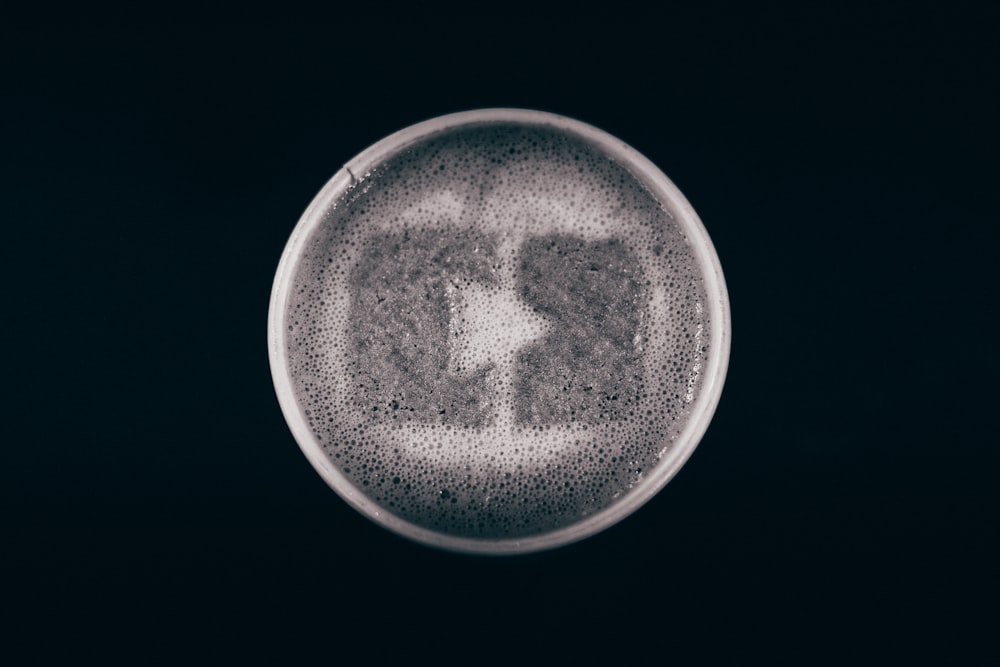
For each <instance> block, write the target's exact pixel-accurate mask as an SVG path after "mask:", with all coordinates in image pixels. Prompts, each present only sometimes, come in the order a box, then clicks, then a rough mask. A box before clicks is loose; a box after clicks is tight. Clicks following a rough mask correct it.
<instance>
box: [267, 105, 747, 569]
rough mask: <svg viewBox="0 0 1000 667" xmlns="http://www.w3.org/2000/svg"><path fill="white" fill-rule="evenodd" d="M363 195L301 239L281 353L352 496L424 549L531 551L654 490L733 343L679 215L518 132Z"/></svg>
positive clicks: (324, 460)
mask: <svg viewBox="0 0 1000 667" xmlns="http://www.w3.org/2000/svg"><path fill="white" fill-rule="evenodd" d="M351 177H352V182H351V183H350V185H348V186H347V187H345V188H344V189H343V192H342V193H340V194H339V196H337V197H335V198H333V199H332V200H330V201H329V204H328V205H326V206H325V207H324V208H323V209H322V210H321V211H319V212H314V216H313V217H314V224H312V225H311V226H310V229H308V230H307V233H306V234H304V235H303V238H302V239H301V241H300V243H299V246H300V250H299V252H298V253H297V256H296V258H295V265H294V266H293V267H291V268H290V269H289V270H288V276H289V278H288V284H287V286H286V287H285V294H286V297H285V299H284V302H283V306H284V308H283V312H282V313H281V323H282V327H283V330H282V334H283V335H282V344H283V345H282V346H283V349H282V350H279V351H278V353H279V354H281V355H283V357H282V361H283V363H284V368H285V369H287V375H288V378H289V384H290V387H291V394H292V396H293V398H294V404H295V407H296V408H297V409H298V412H299V415H300V416H301V419H302V421H303V426H304V428H303V436H300V437H299V440H300V444H302V439H303V437H305V438H307V439H308V440H309V441H310V442H309V443H308V444H309V447H310V450H311V454H312V455H311V458H312V460H313V463H314V465H317V467H318V468H319V469H320V471H321V473H324V476H326V477H327V478H328V481H330V483H331V484H332V485H333V486H334V488H335V489H337V490H338V492H340V493H341V495H344V496H345V497H346V498H347V499H348V500H350V501H352V502H354V503H355V504H356V505H357V506H359V508H360V509H363V511H366V512H367V513H368V514H369V515H370V516H372V518H375V519H376V520H379V521H382V522H383V523H385V524H386V525H388V526H389V527H392V528H394V529H396V530H399V532H402V533H403V534H404V535H408V536H410V537H415V538H416V539H420V540H422V541H428V542H432V543H435V544H438V545H439V546H446V547H451V548H459V549H464V550H483V551H490V550H492V549H493V548H494V547H496V550H498V551H516V550H519V549H520V548H521V545H522V544H528V545H531V544H535V545H536V546H537V547H539V548H544V546H547V544H546V539H547V538H546V537H545V536H547V535H553V534H566V533H567V531H570V532H572V531H573V527H574V526H579V525H581V523H586V522H588V521H590V523H592V524H593V522H594V521H593V520H594V519H595V518H596V517H600V516H601V515H602V514H607V513H608V511H609V510H611V509H612V508H613V507H614V506H616V505H617V504H619V503H622V502H624V501H625V500H626V499H627V498H628V497H629V496H630V495H632V494H633V491H634V490H636V489H640V488H643V487H644V486H646V484H644V482H646V481H648V480H647V478H648V477H650V476H651V475H652V476H654V477H656V476H657V472H656V471H657V470H658V468H661V467H663V466H661V462H662V461H663V460H665V459H671V458H672V457H671V454H672V449H673V448H674V445H675V443H676V442H677V441H678V439H679V438H681V439H682V440H683V439H684V438H682V434H683V433H684V432H685V429H686V428H687V427H688V422H689V420H690V416H691V414H692V409H693V406H695V405H697V404H698V403H699V399H700V394H701V393H702V384H703V375H704V369H705V366H706V361H707V359H708V358H709V357H710V356H711V355H712V354H713V353H714V347H713V346H716V345H717V344H718V341H714V340H711V335H710V331H711V330H712V324H713V323H712V321H711V320H710V314H711V310H712V309H711V308H708V307H707V303H708V300H709V299H708V294H707V292H706V283H705V279H704V276H703V273H702V270H701V269H700V268H699V267H700V266H701V264H700V263H699V259H698V257H697V253H696V252H695V251H694V249H693V247H692V245H691V244H690V243H689V240H688V234H687V233H686V232H688V231H689V230H686V229H685V228H684V226H683V225H681V224H679V223H678V216H679V214H680V215H683V214H684V212H683V211H681V212H678V211H675V210H672V206H676V203H674V202H669V201H662V199H661V198H657V196H655V195H654V193H653V192H652V191H651V190H650V189H649V188H648V187H647V186H646V185H645V184H644V182H643V181H642V180H640V179H639V178H638V177H637V176H636V175H634V174H633V173H632V172H630V171H629V169H628V168H627V167H626V166H624V165H623V164H621V163H620V162H619V161H617V160H615V159H613V158H612V157H611V156H609V154H608V153H607V152H605V150H603V149H602V148H601V146H599V145H597V144H595V143H594V142H593V141H591V140H589V139H588V138H586V137H583V136H580V135H578V134H575V133H573V132H569V131H566V130H565V129H563V128H558V127H554V126H551V125H541V124H533V123H521V122H517V121H513V120H507V121H490V122H478V123H469V124H465V125H461V126H457V127H452V128H449V129H447V130H446V131H441V132H436V133H430V134H428V135H427V136H423V137H420V138H419V139H417V140H416V141H413V142H410V143H409V144H408V145H406V146H405V147H404V148H403V149H402V150H399V151H396V152H394V153H392V154H390V155H388V157H386V158H385V159H383V160H381V161H380V162H379V163H378V164H375V165H374V166H373V168H372V169H371V170H370V172H369V173H366V174H351ZM685 203H686V202H685ZM307 215H308V214H307ZM689 215H693V213H690V214H689ZM286 252H287V251H286ZM273 317H274V313H272V318H273ZM716 328H717V329H718V327H716ZM727 344H728V341H727ZM727 351H728V348H727ZM272 352H273V351H272ZM723 372H724V366H723ZM715 394H716V397H717V392H715ZM285 407H286V413H287V412H288V406H285ZM712 408H714V399H713V405H712V406H711V408H710V409H709V413H708V414H709V415H710V414H711V409H712ZM701 430H702V431H703V430H704V428H703V427H702V429H701ZM697 436H700V432H699V433H697ZM685 446H686V447H687V448H692V447H693V446H694V445H693V444H691V443H688V444H686V445H685ZM304 448H305V445H304ZM307 453H310V452H307ZM686 456H687V453H684V454H683V455H682V456H681V460H680V461H679V462H676V464H675V466H674V469H676V467H679V465H680V463H682V462H683V459H684V458H686ZM673 458H676V457H673ZM671 474H672V471H671ZM659 477H663V475H662V474H660V475H659ZM665 481H666V478H663V479H662V480H658V481H657V485H658V486H662V484H663V483H665ZM653 492H655V489H654V490H653ZM647 495H651V493H649V494H647ZM633 509H634V507H633ZM629 511H631V510H629ZM619 518H620V517H619ZM613 520H617V519H613ZM613 520H612V522H613ZM598 522H599V520H598ZM595 529H596V528H595ZM589 532H593V529H591V530H590V531H589ZM582 536H583V534H581V535H580V537H582ZM570 539H575V538H574V537H571V538H570ZM525 541H527V542H525ZM563 541H568V540H563ZM476 545H481V547H480V546H476ZM531 548H535V547H531Z"/></svg>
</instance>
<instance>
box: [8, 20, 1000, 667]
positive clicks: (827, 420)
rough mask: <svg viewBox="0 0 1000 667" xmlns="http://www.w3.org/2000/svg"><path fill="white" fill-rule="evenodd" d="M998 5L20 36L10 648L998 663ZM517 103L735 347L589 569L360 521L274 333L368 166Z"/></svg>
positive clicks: (172, 26)
mask: <svg viewBox="0 0 1000 667" xmlns="http://www.w3.org/2000/svg"><path fill="white" fill-rule="evenodd" d="M810 7H811V6H810ZM975 7H976V6H975V5H972V4H969V5H962V4H961V3H958V4H956V3H939V4H928V3H906V4H903V3H899V4H892V3H881V4H876V5H871V4H868V5H866V6H865V7H863V8H858V9H855V10H846V9H838V10H834V9H830V8H827V9H815V8H808V9H807V8H804V7H798V6H797V5H792V6H780V5H774V4H769V5H765V6H755V7H749V6H748V7H744V8H739V9H738V8H734V7H729V6H719V5H711V4H703V5H699V9H696V10H695V9H669V10H667V9H663V10H657V11H655V12H654V11H645V12H638V13H636V12H627V13H626V12H622V13H619V12H618V10H620V9H622V8H621V7H605V9H604V10H602V12H601V13H600V14H582V13H579V12H577V13H573V14H546V15H539V13H538V12H539V10H538V8H531V7H526V8H522V7H517V8H515V7H513V6H504V7H494V8H491V9H490V10H488V11H487V10H479V11H480V14H478V15H466V14H456V13H449V14H434V13H428V14H420V13H419V12H418V11H417V10H416V9H411V10H410V11H409V12H407V13H405V14H399V13H397V12H395V11H391V10H390V9H389V8H388V7H386V8H380V7H374V8H373V9H372V10H371V11H370V12H367V13H357V12H352V13H341V11H342V10H341V9H339V8H337V9H330V10H328V12H327V14H326V15H323V16H319V15H309V18H308V20H301V21H292V22H286V21H281V20H277V19H275V18H274V17H273V16H265V17H261V16H245V15H238V16H232V15H231V16H226V17H222V18H215V19H210V18H202V19H201V20H200V21H198V22H188V23H180V22H176V21H173V22H164V19H162V18H161V17H158V16H152V15H150V16H134V17H131V18H127V19H122V18H117V19H111V18H106V19H96V18H91V19H89V20H78V19H70V18H67V17H65V16H62V15H60V14H59V13H58V12H55V11H53V14H52V16H50V17H48V18H50V19H51V20H50V21H43V20H39V19H38V18H37V17H36V18H34V19H32V20H16V21H11V22H7V23H5V24H4V26H3V28H0V36H2V42H0V57H2V61H0V62H2V65H0V68H2V69H0V72H2V74H3V77H2V89H0V104H2V109H0V119H2V121H3V124H2V128H3V137H4V139H3V144H4V145H3V148H2V149H0V150H2V158H0V164H2V169H3V171H2V174H0V175H2V184H0V191H2V193H3V209H2V210H3V217H4V221H5V223H6V224H5V225H4V230H5V234H6V239H7V241H6V243H5V244H4V247H5V252H4V258H5V259H4V262H3V264H4V269H5V273H7V279H6V283H7V284H6V290H5V297H6V298H5V302H6V303H5V311H6V313H5V316H4V329H5V338H7V341H8V342H7V344H6V345H5V348H6V353H7V360H6V367H7V373H6V377H7V387H8V392H7V396H8V397H7V399H5V401H4V403H5V413H6V416H5V418H4V430H5V433H6V435H5V436H4V438H3V446H2V447H0V499H2V504H0V510H2V511H3V514H2V517H3V525H4V528H3V532H4V537H3V539H4V546H3V549H2V555H0V565H2V567H3V578H2V580H0V583H2V585H3V595H2V598H0V608H2V609H3V610H4V611H5V615H6V616H7V620H8V622H7V623H5V624H4V626H3V633H4V634H5V635H6V639H5V641H4V645H5V646H6V648H5V649H3V651H4V652H5V653H7V654H10V655H13V656H14V657H15V660H14V662H15V664H31V663H44V662H47V661H49V660H50V659H55V657H56V656H57V655H61V656H63V657H64V658H65V657H72V656H75V657H78V658H81V659H84V660H87V661H111V662H119V661H120V662H128V663H133V662H135V663H142V662H150V661H153V662H156V661H160V660H162V661H174V660H177V659H184V660H186V661H193V662H209V661H215V660H217V659H218V660H224V661H226V662H229V661H235V660H237V659H240V660H249V662H251V663H258V662H259V663H274V664H288V663H296V662H298V661H299V660H300V659H302V658H305V657H320V658H322V659H324V660H326V661H335V660H340V661H343V660H347V661H349V662H353V661H355V660H358V659H360V658H361V657H363V658H364V659H365V660H373V661H383V660H386V659H388V658H391V657H399V658H404V659H410V660H414V661H416V660H420V661H423V660H424V659H425V658H426V659H428V660H432V661H434V662H435V663H442V662H445V661H449V662H454V661H458V662H461V663H465V662H478V661H482V660H485V661H486V662H499V661H504V662H508V661H523V660H530V659H531V657H532V656H535V657H537V656H539V655H547V656H557V657H563V658H569V657H585V658H596V657H598V656H600V657H604V658H608V659H612V660H614V661H615V662H624V661H633V660H636V659H640V658H645V657H649V656H659V657H658V658H657V661H658V662H663V663H667V662H670V663H678V664H689V663H692V662H693V663H716V662H739V663H760V664H770V663H773V662H793V663H800V662H804V663H807V664H811V663H816V662H826V661H840V660H843V659H849V660H851V661H852V662H865V663H885V662H900V661H905V662H907V663H913V662H923V661H925V660H926V661H927V662H934V661H937V660H941V659H953V660H955V659H957V660H959V662H966V663H968V662H972V663H977V662H987V661H988V659H989V656H990V655H991V652H988V651H987V649H988V647H989V643H988V642H987V637H988V636H987V634H986V633H987V630H989V629H990V628H992V626H993V623H992V621H995V620H996V617H995V614H996V601H995V600H996V598H995V597H994V596H995V593H996V586H995V584H996V575H995V569H994V567H993V566H992V564H991V559H990V556H991V555H992V554H991V553H990V551H989V549H988V547H989V546H990V542H991V540H992V539H994V538H995V536H996V517H995V508H994V505H995V503H996V495H997V494H996V491H995V479H996V454H995V447H994V445H991V444H990V443H991V442H994V443H995V436H994V435H993V433H992V431H991V430H989V429H988V428H987V426H986V420H987V419H988V418H989V417H991V416H992V413H993V411H994V409H995V408H994V405H993V395H992V390H991V384H990V382H991V381H992V379H993V378H994V377H995V376H996V374H997V370H998V364H997V355H996V353H995V351H994V338H995V334H994V331H995V330H994V329H993V326H992V319H993V318H992V311H993V310H994V301H995V297H994V296H993V294H992V292H991V290H989V289H987V288H991V287H992V285H993V276H994V270H993V266H994V249H995V241H996V238H997V223H998V220H997V195H996V176H997V169H996V156H997V142H996V141H995V139H996V132H995V129H994V125H995V123H996V111H997V107H996V105H995V101H996V100H995V97H996V93H997V76H996V63H997V59H996V58H995V57H994V56H995V55H996V50H995V49H993V48H992V47H991V40H993V39H995V28H996V26H997V25H998V22H997V19H998V16H997V12H995V11H993V12H987V11H981V10H977V9H976V8H975ZM485 106H522V107H528V108H538V109H543V110H546V111H552V112H556V113H561V114H564V115H568V116H571V117H574V118H578V119H580V120H583V121H585V122H589V123H591V124H593V125H596V126H597V127H600V128H602V129H604V130H606V131H608V132H610V133H612V134H614V135H616V136H618V137H620V138H621V139H623V140H624V141H626V142H628V143H629V144H631V145H632V146H634V147H635V148H637V149H638V150H639V151H640V152H642V153H644V154H645V155H646V156H647V157H649V158H650V159H651V160H652V161H653V162H654V163H656V164H657V165H659V166H660V167H661V168H662V169H663V170H664V171H665V172H666V173H667V174H668V175H669V176H670V177H671V178H672V179H673V180H674V182H675V183H676V184H677V185H678V186H679V187H680V188H681V190H682V191H683V192H684V193H685V195H686V196H687V197H688V199H689V200H690V201H691V202H692V204H693V205H694V207H695V209H696V210H697V211H698V212H699V214H700V216H701V218H702V220H703V221H704V223H705V226H706V228H707V229H708V231H709V234H710V235H711V237H712V239H713V242H714V243H715V246H716V249H717V251H718V254H719V257H720V259H721V262H722V266H723V269H724V271H725V274H726V279H727V282H728V287H729V293H730V298H731V302H732V315H733V347H732V360H731V364H730V369H729V377H728V381H727V384H726V388H725V391H724V393H723V396H722V400H721V403H720V405H719V408H718V411H717V413H716V417H715V419H714V421H713V422H712V425H711V427H710V428H709V430H708V433H707V434H706V436H705V438H704V439H703V441H702V443H701V445H700V446H699V448H698V450H697V451H696V452H695V454H694V456H693V457H692V459H691V460H690V461H689V462H688V464H687V465H686V466H685V468H684V469H683V470H682V471H681V473H680V474H679V475H678V476H677V477H676V478H675V479H674V480H673V481H672V482H671V483H670V484H669V485H668V486H667V487H666V488H665V489H664V490H663V491H662V492H661V493H660V494H659V495H657V497H656V498H654V499H653V500H652V501H651V502H650V503H649V504H648V505H646V506H645V507H643V508H642V509H641V510H640V511H638V512H637V513H636V514H634V515H632V516H631V517H629V518H628V519H626V520H625V521H623V522H621V523H620V524H618V525H617V526H615V527H613V528H611V529H608V530H607V531H605V532H603V533H601V534H599V535H597V536H595V537H593V538H590V539H588V540H585V541H583V542H581V543H578V544H575V545H572V546H569V547H565V548H562V549H559V550H556V551H552V552H547V553H542V554H536V555H531V556H526V557H515V558H499V559H497V558H481V557H469V556H460V555H454V554H448V553H444V552H439V551H435V550H432V549H428V548H426V547H422V546H419V545H416V544H412V543H410V542H408V541H406V540H404V539H402V538H399V537H396V536H394V535H392V534H390V533H388V532H386V531H384V530H383V529H381V528H379V527H377V526H375V525H374V524H371V523H369V522H368V521H367V520H366V519H365V518H363V517H362V516H360V515H359V514H357V513H355V512H354V511H353V510H352V509H350V508H349V507H348V506H347V505H346V504H345V503H344V502H343V501H341V500H340V499H339V498H338V497H337V496H336V495H335V494H334V493H333V492H332V491H330V490H329V488H327V487H326V485H325V484H324V483H323V482H322V480H321V479H320V478H319V476H318V475H317V474H316V473H315V472H314V471H313V470H312V468H311V467H310V466H309V464H308V462H307V461H306V459H305V457H304V456H302V455H301V453H300V452H299V450H298V448H297V446H296V444H295V442H294V441H293V439H292V437H291V435H290V433H289V431H288V429H287V427H286V425H285V423H284V420H283V418H282V415H281V413H280V410H279V408H278V404H277V400H276V398H275V396H274V393H273V390H272V386H271V379H270V372H269V368H268V361H267V348H266V335H265V331H266V320H267V307H268V299H269V293H270V288H271V281H272V279H273V276H274V270H275V268H276V266H277V262H278V259H279V257H280V254H281V251H282V249H283V246H284V243H285V241H286V240H287V238H288V235H289V233H290V232H291V230H292V227H293V226H294V225H295V223H296V221H297V220H298V217H299V215H300V214H301V213H302V211H303V210H304V209H305V207H306V205H307V204H308V203H309V201H310V200H311V198H312V197H313V195H314V194H315V193H316V192H317V191H318V190H319V189H320V188H321V187H322V185H323V184H324V183H325V181H326V180H327V179H328V178H329V177H330V176H331V175H332V174H333V173H334V172H335V171H336V170H337V169H338V168H339V167H340V166H341V164H343V163H344V162H345V161H347V160H348V159H349V158H351V157H352V156H354V155H355V154H356V153H358V152H359V151H360V150H362V149H363V148H365V147H366V146H368V145H369V144H371V143H373V142H374V141H376V140H377V139H380V138H382V137H383V136H385V135H387V134H390V133H391V132H393V131H395V130H398V129H400V128H402V127H404V126H407V125H410V124H412V123H414V122H417V121H421V120H424V119H426V118H429V117H432V116H435V115H439V114H442V113H447V112H453V111H460V110H465V109H470V108H477V107H485ZM991 612H992V614H993V616H992V617H991ZM992 654H993V655H994V656H995V651H992Z"/></svg>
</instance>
